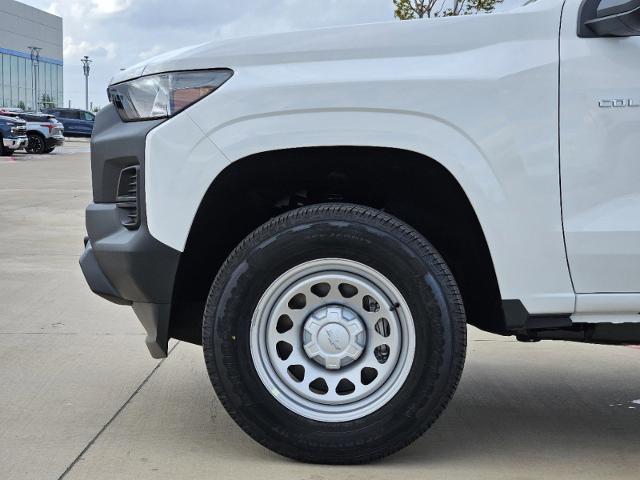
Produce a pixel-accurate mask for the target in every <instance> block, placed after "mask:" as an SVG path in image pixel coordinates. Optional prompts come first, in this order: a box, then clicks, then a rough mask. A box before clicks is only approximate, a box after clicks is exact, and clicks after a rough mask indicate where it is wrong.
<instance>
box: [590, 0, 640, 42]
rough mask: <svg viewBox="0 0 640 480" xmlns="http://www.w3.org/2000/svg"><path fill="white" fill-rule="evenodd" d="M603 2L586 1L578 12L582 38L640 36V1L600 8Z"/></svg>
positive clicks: (632, 0) (595, 0)
mask: <svg viewBox="0 0 640 480" xmlns="http://www.w3.org/2000/svg"><path fill="white" fill-rule="evenodd" d="M601 3H602V0H584V1H583V2H582V4H581V5H580V10H579V11H578V36H579V37H582V38H597V37H614V38H615V37H628V36H638V35H640V0H630V1H628V2H626V3H624V4H614V5H613V6H603V7H600V5H601Z"/></svg>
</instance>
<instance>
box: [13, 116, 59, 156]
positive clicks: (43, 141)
mask: <svg viewBox="0 0 640 480" xmlns="http://www.w3.org/2000/svg"><path fill="white" fill-rule="evenodd" d="M20 118H22V119H23V120H26V122H27V137H28V138H29V143H28V145H27V147H26V150H27V152H29V153H37V154H41V153H51V152H53V151H54V150H55V148H56V147H61V146H62V145H64V125H63V124H62V123H61V122H59V121H58V120H57V119H56V117H54V116H53V115H48V114H44V113H22V114H20Z"/></svg>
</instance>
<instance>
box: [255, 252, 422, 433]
mask: <svg viewBox="0 0 640 480" xmlns="http://www.w3.org/2000/svg"><path fill="white" fill-rule="evenodd" d="M250 335H251V356H252V359H253V364H254V366H255V368H256V370H257V372H258V375H259V376H260V379H261V380H262V382H263V384H264V385H265V387H266V388H267V390H268V391H269V392H270V393H271V394H272V395H273V396H274V397H275V398H276V399H277V400H278V401H279V402H280V403H281V404H282V405H284V406H285V407H287V408H288V409H289V410H291V411H292V412H294V413H297V414H298V415H301V416H303V417H306V418H310V419H313V420H318V421H323V422H345V421H349V420H354V419H357V418H362V417H364V416H366V415H369V414H371V413H373V412H375V411H376V410H378V409H380V408H381V407H382V406H383V405H385V404H386V403H387V402H388V401H389V400H391V398H393V396H394V395H395V394H396V393H397V392H398V390H400V388H401V387H402V385H403V384H404V382H405V380H406V379H407V376H408V374H409V371H410V369H411V365H412V363H413V357H414V353H415V327H414V323H413V318H412V316H411V312H410V310H409V306H408V304H407V302H406V301H405V299H404V298H403V296H402V294H401V293H400V292H399V290H398V289H397V288H396V287H395V286H394V285H393V284H392V283H391V282H390V281H389V280H388V279H387V278H386V277H385V276H383V275H382V274H381V273H379V272H378V271H376V270H374V269H372V268H371V267H368V266H367V265H364V264H362V263H359V262H355V261H352V260H345V259H321V260H313V261H310V262H306V263H304V264H301V265H299V266H297V267H295V268H293V269H291V270H289V271H288V272H286V273H285V274H283V275H281V276H280V277H279V278H278V279H277V280H276V281H274V282H273V283H272V284H271V285H270V286H269V288H267V290H266V291H265V293H264V295H263V296H262V298H261V299H260V301H259V302H258V305H257V307H256V310H255V312H254V315H253V318H252V322H251V334H250Z"/></svg>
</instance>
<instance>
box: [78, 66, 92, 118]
mask: <svg viewBox="0 0 640 480" xmlns="http://www.w3.org/2000/svg"><path fill="white" fill-rule="evenodd" d="M80 61H81V62H82V70H84V109H85V110H89V71H90V70H91V62H92V60H89V57H88V56H87V55H85V56H84V58H82V59H81V60H80Z"/></svg>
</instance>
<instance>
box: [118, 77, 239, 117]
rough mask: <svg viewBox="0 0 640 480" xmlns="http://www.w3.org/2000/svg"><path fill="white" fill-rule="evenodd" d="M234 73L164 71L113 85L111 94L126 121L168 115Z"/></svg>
mask: <svg viewBox="0 0 640 480" xmlns="http://www.w3.org/2000/svg"><path fill="white" fill-rule="evenodd" d="M232 75H233V71H231V70H228V69H217V70H196V71H188V72H171V73H161V74H158V75H149V76H147V77H140V78H136V79H135V80H130V81H128V82H124V83H119V84H117V85H112V86H111V87H109V89H108V91H107V93H108V95H109V101H110V102H112V103H113V104H114V105H115V107H116V109H117V110H118V113H119V114H120V118H122V120H124V121H125V122H129V121H134V120H151V119H158V118H167V117H171V116H173V115H175V114H177V113H178V112H180V111H182V110H184V109H185V108H187V107H189V106H191V105H193V104H194V103H196V102H197V101H198V100H201V99H203V98H204V97H206V96H207V95H209V94H210V93H212V92H214V91H216V90H217V89H218V88H220V86H221V85H222V84H223V83H225V82H226V81H227V80H229V79H230V78H231V76H232Z"/></svg>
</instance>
